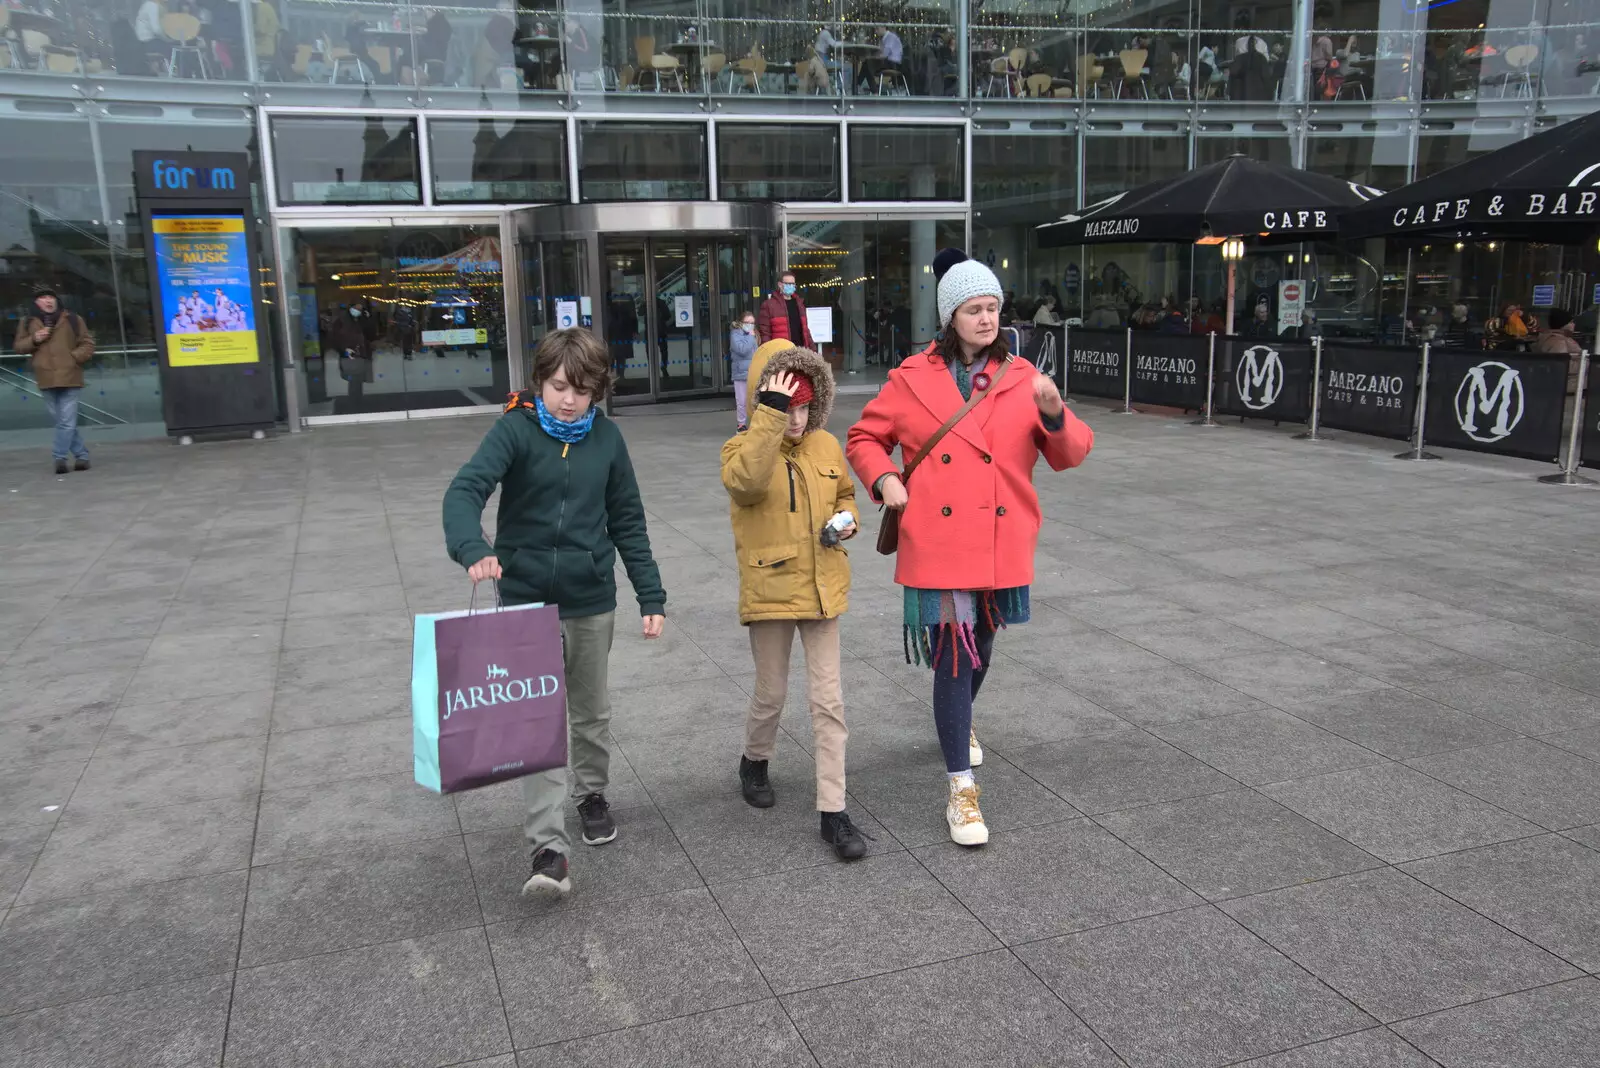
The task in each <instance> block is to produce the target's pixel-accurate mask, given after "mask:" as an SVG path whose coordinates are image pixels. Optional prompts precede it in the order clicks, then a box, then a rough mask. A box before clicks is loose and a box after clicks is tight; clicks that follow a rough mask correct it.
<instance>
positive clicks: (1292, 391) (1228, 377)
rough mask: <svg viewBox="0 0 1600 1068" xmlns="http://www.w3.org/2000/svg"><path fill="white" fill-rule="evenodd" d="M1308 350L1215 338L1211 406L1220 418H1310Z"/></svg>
mask: <svg viewBox="0 0 1600 1068" xmlns="http://www.w3.org/2000/svg"><path fill="white" fill-rule="evenodd" d="M1311 363H1312V358H1311V346H1310V345H1307V344H1306V343H1305V342H1303V341H1277V340H1270V339H1269V340H1256V339H1252V338H1241V337H1219V338H1217V379H1216V399H1215V401H1214V408H1215V410H1216V411H1218V412H1220V413H1222V414H1224V415H1243V416H1249V417H1251V418H1255V419H1271V420H1273V421H1274V422H1280V423H1303V422H1305V421H1306V420H1307V419H1309V418H1311V385H1312V383H1311Z"/></svg>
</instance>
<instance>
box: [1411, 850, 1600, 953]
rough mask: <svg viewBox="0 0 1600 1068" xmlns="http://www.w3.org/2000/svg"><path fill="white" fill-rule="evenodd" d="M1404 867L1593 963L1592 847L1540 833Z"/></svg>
mask: <svg viewBox="0 0 1600 1068" xmlns="http://www.w3.org/2000/svg"><path fill="white" fill-rule="evenodd" d="M1404 870H1405V871H1406V872H1408V873H1409V874H1411V875H1413V876H1415V877H1416V878H1418V879H1420V880H1422V881H1423V882H1425V883H1427V884H1428V885H1429V886H1432V887H1433V888H1434V889H1436V890H1438V891H1440V892H1441V893H1443V894H1446V895H1448V896H1449V897H1451V898H1453V899H1455V900H1456V901H1459V902H1461V903H1462V904H1463V905H1466V906H1467V907H1468V908H1471V909H1473V910H1474V911H1476V912H1479V913H1482V914H1483V915H1485V916H1487V917H1489V918H1490V919H1492V920H1494V921H1495V922H1496V923H1499V924H1501V925H1502V926H1505V927H1508V928H1510V929H1511V930H1513V931H1515V932H1517V933H1518V934H1520V935H1522V936H1523V937H1524V938H1526V939H1528V941H1530V942H1533V943H1534V944H1535V945H1538V946H1542V947H1544V948H1545V949H1547V950H1549V951H1550V952H1552V953H1554V954H1556V955H1557V956H1559V957H1561V958H1562V959H1564V960H1567V961H1570V962H1572V963H1573V964H1575V965H1577V966H1578V967H1580V968H1582V969H1583V970H1584V971H1587V972H1596V971H1600V915H1597V913H1596V910H1595V908H1594V903H1595V901H1597V900H1600V852H1596V851H1595V850H1593V849H1590V848H1587V847H1586V846H1583V845H1579V844H1577V843H1575V842H1571V841H1568V840H1567V839H1565V838H1562V837H1561V836H1559V835H1546V836H1544V837H1540V838H1530V839H1526V840H1524V841H1519V842H1505V843H1503V844H1500V845H1491V846H1485V847H1483V848H1481V849H1469V850H1464V851H1462V852H1459V853H1452V854H1450V855H1449V856H1443V857H1434V858H1432V859H1429V860H1421V861H1418V862H1416V863H1415V864H1407V865H1406V866H1405V868H1404Z"/></svg>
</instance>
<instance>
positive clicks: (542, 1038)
mask: <svg viewBox="0 0 1600 1068" xmlns="http://www.w3.org/2000/svg"><path fill="white" fill-rule="evenodd" d="M863 400H864V398H862V397H859V396H854V397H844V398H842V404H841V410H840V411H838V412H837V413H836V414H835V416H834V429H835V430H836V432H838V433H839V434H840V435H841V436H842V435H843V432H844V429H845V428H846V427H847V426H848V425H849V422H850V420H851V419H852V418H853V417H854V414H855V413H856V412H857V411H859V409H860V406H861V403H862V401H863ZM1074 409H1075V410H1076V411H1077V412H1079V413H1080V414H1082V415H1083V416H1084V417H1085V418H1087V419H1088V420H1089V422H1090V423H1091V424H1092V425H1093V427H1094V429H1095V432H1096V434H1097V442H1096V447H1095V451H1094V453H1093V454H1092V455H1091V456H1090V457H1089V460H1088V462H1087V463H1086V464H1085V466H1084V467H1082V468H1080V469H1079V470H1077V471H1073V472H1068V473H1065V474H1061V475H1054V474H1051V473H1050V472H1048V471H1046V470H1044V469H1043V468H1041V470H1040V472H1039V474H1038V475H1037V481H1038V483H1039V485H1040V488H1041V493H1042V496H1043V499H1044V508H1045V514H1046V522H1045V528H1044V532H1043V534H1042V537H1041V541H1040V551H1039V557H1038V572H1037V577H1036V580H1035V583H1034V586H1033V605H1034V619H1033V622H1032V623H1030V624H1028V625H1026V626H1023V627H1017V628H1013V629H1011V630H1009V631H1007V632H1005V633H1003V634H1001V636H1000V638H999V641H998V643H997V654H998V655H997V657H996V666H995V669H994V672H993V674H992V675H991V676H990V679H989V683H988V685H987V686H986V687H985V689H984V691H983V694H982V696H981V697H980V699H979V702H978V709H977V715H976V727H977V732H978V735H979V737H980V738H981V739H982V740H983V741H984V743H985V744H986V746H987V749H988V759H987V761H986V762H985V764H984V766H983V767H982V768H981V769H980V770H979V772H978V781H979V783H980V785H981V786H982V787H983V790H984V795H983V809H984V813H985V815H986V816H987V817H988V820H989V825H990V827H991V829H992V831H993V832H994V833H993V836H992V838H991V841H990V843H989V845H988V846H987V847H986V848H983V849H981V850H976V851H966V850H963V849H961V848H960V847H957V846H955V845H952V844H951V843H950V842H949V840H948V837H947V834H946V831H945V826H944V822H943V799H944V794H945V782H944V772H943V764H942V761H941V760H940V758H939V750H938V745H937V742H936V739H935V736H934V730H933V719H932V712H931V708H930V705H929V701H930V693H931V683H930V679H929V677H928V674H927V672H926V671H924V670H919V669H913V668H911V667H908V666H906V665H905V664H904V663H903V657H902V652H901V649H902V646H901V636H900V603H901V602H900V594H899V590H898V588H897V587H895V586H894V585H893V584H892V582H891V561H889V560H887V559H885V558H881V557H879V556H877V555H876V554H875V553H874V552H873V551H872V549H871V542H872V537H871V536H872V533H873V530H874V529H875V527H876V517H875V516H874V517H872V518H871V519H869V523H868V529H867V530H866V531H865V536H864V537H863V538H861V539H858V540H857V541H856V543H855V548H854V552H853V555H852V562H853V564H854V567H855V588H854V591H853V596H852V609H851V612H850V613H849V615H848V616H846V617H845V623H844V645H845V653H846V657H847V659H846V662H845V669H844V685H845V703H846V708H847V710H848V717H849V721H850V726H851V738H850V744H849V789H850V795H851V800H850V806H849V807H850V811H851V812H852V814H853V815H854V816H855V817H856V820H857V822H858V823H859V824H860V825H861V826H862V827H863V828H864V829H865V830H866V831H868V832H869V833H870V834H872V835H873V836H874V840H873V841H872V842H871V843H869V844H870V847H871V853H870V855H869V857H868V858H867V859H866V860H864V861H861V862H859V863H856V864H853V865H844V864H841V863H839V862H838V861H836V860H834V859H833V857H832V854H831V851H830V850H829V848H828V847H827V846H826V845H824V844H823V842H822V841H821V840H820V839H819V838H818V835H817V821H816V815H815V813H814V812H813V811H812V796H811V793H812V791H811V763H810V759H809V755H808V752H809V746H810V744H811V736H810V729H809V725H808V720H807V717H806V715H805V714H804V708H803V703H802V702H801V701H799V700H797V697H798V695H800V694H801V693H803V682H802V680H803V673H802V671H801V669H800V667H799V657H798V655H797V657H796V661H797V663H796V670H795V673H794V677H793V679H792V680H791V691H790V693H791V699H790V708H789V712H788V714H787V715H786V717H785V720H784V725H785V726H784V732H783V733H782V734H780V737H779V742H778V753H777V756H776V758H775V759H774V761H773V779H774V785H775V787H776V789H777V791H778V796H779V800H778V806H777V807H776V808H774V809H770V810H764V811H763V810H755V809H751V808H749V807H747V806H746V805H745V804H744V802H743V801H742V800H741V798H740V796H739V788H738V780H737V774H736V771H737V764H738V758H739V752H740V739H741V736H742V727H741V724H742V721H743V715H744V708H745V703H746V701H747V699H748V693H749V689H750V686H751V683H752V680H753V677H754V676H753V673H752V665H751V660H750V653H749V647H748V644H747V641H746V638H745V634H744V632H743V631H742V630H741V629H740V628H739V626H738V624H737V621H736V615H735V610H734V605H735V602H736V596H737V580H736V576H735V570H734V565H733V560H732V553H731V536H730V532H729V527H728V516H727V502H726V497H725V495H724V493H723V492H722V489H721V486H720V484H719V481H718V477H717V456H718V448H719V446H720V444H721V442H722V440H723V438H724V437H725V435H726V432H727V430H728V428H729V427H730V425H731V423H732V416H731V413H728V412H719V413H707V412H704V411H692V410H674V409H671V408H668V409H653V410H651V411H648V412H643V413H638V414H631V415H624V416H622V417H621V418H620V422H621V423H622V425H623V428H624V431H625V433H626V434H627V436H628V440H629V442H630V445H631V448H632V450H633V455H634V459H635V463H636V465H637V467H638V469H639V474H640V481H641V483H642V485H643V488H644V494H645V503H646V505H647V507H648V509H649V511H650V516H651V519H650V523H651V534H652V541H653V543H654V546H655V550H656V554H657V556H658V558H659V559H660V562H661V569H662V574H663V578H664V580H665V582H666V585H667V590H668V595H669V604H668V613H669V618H668V623H667V632H666V636H665V637H664V638H663V639H662V640H661V641H658V642H653V643H646V642H645V641H643V640H642V638H641V637H640V636H639V634H638V631H637V629H636V626H637V625H636V624H635V623H633V622H632V617H633V612H634V609H633V602H632V598H631V593H630V592H628V591H627V588H626V585H625V584H624V602H623V609H622V613H621V617H620V618H621V619H623V620H624V621H625V622H626V625H624V626H619V628H618V640H617V645H616V650H615V653H614V656H613V659H612V687H613V695H612V696H613V701H614V705H615V719H614V722H613V735H614V740H615V749H616V758H615V761H614V763H613V777H614V782H613V787H612V789H611V791H610V797H611V800H612V803H613V806H614V811H615V813H616V816H617V820H618V823H619V825H620V830H621V833H620V836H619V838H618V840H617V841H616V842H614V843H612V844H610V845H607V846H604V847H602V848H598V849H590V848H585V847H583V846H582V845H578V846H577V847H576V848H577V853H576V855H575V857H574V861H573V881H574V892H573V893H572V895H571V896H570V897H569V898H567V899H566V900H564V901H562V902H560V903H558V904H550V903H538V902H529V901H524V900H522V899H520V898H519V896H518V889H519V887H520V884H521V881H522V879H523V877H524V876H525V874H526V868H525V859H524V856H523V852H522V845H521V842H522V838H521V831H520V826H519V824H520V818H521V813H520V794H519V791H518V789H517V787H516V785H515V784H507V785H504V786H500V787H493V788H489V789H485V790H480V791H477V792H473V793H468V794H463V795H459V796H457V797H454V798H448V797H447V798H440V797H437V796H434V795H431V794H429V793H428V792H426V791H424V790H423V789H421V788H420V787H418V786H416V785H415V784H414V783H413V781H412V775H411V731H410V709H409V675H410V662H411V654H410V638H411V614H412V613H414V612H423V611H439V610H446V609H451V608H459V607H465V605H466V599H467V583H466V581H465V578H464V576H463V575H462V573H461V571H460V569H459V568H457V567H456V566H455V565H453V564H451V563H450V562H449V560H447V559H446V557H445V555H444V550H443V544H442V535H441V532H440V526H439V505H440V497H441V494H442V492H443V490H444V487H445V484H446V482H447V481H448V479H449V477H450V475H451V474H452V473H453V472H454V471H455V469H456V467H457V466H458V465H459V464H460V463H461V462H462V461H463V460H464V459H465V458H466V457H467V456H468V454H469V453H470V451H471V449H472V448H473V446H474V445H475V443H476V442H477V440H478V438H479V437H480V436H481V435H482V434H483V432H484V431H485V429H486V428H487V426H488V422H487V421H486V420H485V419H482V418H459V419H444V420H434V421H426V422H411V423H406V424H386V425H370V426H357V427H338V428H324V429H318V430H316V431H314V432H312V433H308V434H301V435H293V436H290V435H282V436H279V437H277V438H275V439H272V440H269V441H265V442H229V443H223V444H213V445H200V446H195V447H193V448H187V449H180V448H178V447H176V446H173V445H171V444H169V443H167V442H165V441H155V442H138V443H129V444H117V445H108V446H105V447H102V448H100V449H99V450H98V451H97V452H96V453H95V468H94V470H93V471H91V472H89V473H87V474H81V475H80V474H74V475H70V476H68V477H66V478H64V479H60V480H58V479H56V478H55V477H53V476H52V475H50V474H49V464H48V455H47V453H46V452H45V451H44V450H41V449H34V450H30V451H26V452H22V451H14V452H4V453H0V544H3V546H4V550H3V553H0V1066H3V1068H24V1066H25V1068H90V1066H94V1068H107V1066H115V1068H154V1066H161V1068H200V1066H217V1065H225V1066H226V1068H299V1066H305V1068H358V1066H390V1065H396V1066H400V1065H403V1066H418V1068H421V1066H443V1065H466V1064H470V1065H474V1066H477V1068H518V1066H520V1068H532V1066H535V1065H537V1066H539V1068H546V1066H556V1065H584V1066H594V1068H623V1066H652V1068H653V1066H660V1065H674V1066H676V1065H684V1066H700V1065H750V1066H762V1068H768V1066H787V1065H812V1064H820V1065H830V1066H832V1065H839V1066H847V1065H848V1066H857V1065H915V1066H919V1068H920V1066H925V1065H945V1064H952V1065H954V1064H960V1065H973V1066H989V1065H1048V1066H1061V1068H1111V1066H1116V1065H1128V1066H1131V1068H1180V1066H1183V1068H1191V1066H1192V1068H1211V1066H1221V1065H1236V1064H1249V1065H1251V1066H1252V1068H1424V1066H1427V1065H1434V1064H1438V1065H1442V1066H1445V1068H1593V1066H1594V1065H1595V1064H1596V1063H1600V981H1597V979H1596V978H1595V973H1596V972H1600V611H1597V609H1600V540H1597V538H1596V530H1597V529H1600V522H1597V519H1600V490H1571V489H1561V488H1556V487H1551V486H1544V485H1540V484H1539V483H1537V482H1536V481H1535V479H1534V476H1535V475H1538V474H1542V473H1546V472H1547V471H1549V470H1551V468H1549V467H1548V466H1545V467H1541V466H1539V465H1536V464H1531V463H1526V462H1508V461H1500V460H1494V459H1489V458H1485V457H1476V456H1470V455H1467V454H1462V453H1447V454H1446V458H1445V459H1444V460H1442V461H1440V462H1437V463H1430V464H1410V463H1405V462H1402V461H1397V460H1394V459H1392V458H1391V456H1392V454H1393V453H1394V451H1395V450H1396V449H1397V448H1398V445H1397V444H1396V443H1392V442H1378V441H1374V440H1371V439H1363V438H1358V437H1353V436H1349V435H1339V437H1338V440H1336V441H1331V442H1326V443H1318V444H1313V443H1306V442H1299V441H1294V440H1292V439H1291V437H1290V428H1276V429H1275V428H1272V427H1270V426H1266V425H1251V426H1246V427H1239V426H1237V425H1232V426H1229V427H1225V428H1223V429H1216V430H1206V429H1201V428H1196V427H1193V426H1190V425H1188V423H1187V422H1186V421H1184V420H1180V419H1178V418H1176V417H1170V418H1169V417H1165V416H1161V415H1142V416H1135V417H1126V416H1118V415H1114V414H1111V413H1109V412H1108V411H1106V410H1105V409H1104V408H1103V407H1100V406H1097V405H1094V404H1092V403H1090V402H1082V401H1080V402H1078V403H1076V404H1075V406H1074ZM913 492H915V491H914V490H913ZM490 519H491V520H492V512H491V513H490Z"/></svg>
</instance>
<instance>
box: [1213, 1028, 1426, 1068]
mask: <svg viewBox="0 0 1600 1068" xmlns="http://www.w3.org/2000/svg"><path fill="white" fill-rule="evenodd" d="M1354 1065H1360V1066H1361V1068H1437V1062H1436V1061H1434V1060H1433V1059H1432V1058H1430V1057H1426V1056H1424V1055H1423V1054H1422V1053H1419V1052H1418V1051H1417V1048H1416V1047H1415V1046H1413V1045H1411V1044H1410V1043H1409V1042H1407V1041H1405V1040H1404V1039H1403V1038H1401V1037H1400V1036H1398V1035H1396V1034H1395V1033H1394V1032H1393V1031H1391V1030H1389V1029H1388V1028H1387V1027H1374V1028H1372V1029H1371V1030H1368V1031H1358V1032H1356V1033H1355V1034H1353V1035H1341V1036H1340V1037H1338V1038H1330V1039H1328V1040H1327V1041H1325V1042H1313V1043H1311V1044H1310V1045H1309V1046H1301V1047H1300V1048H1299V1049H1293V1050H1289V1051H1288V1052H1286V1053H1274V1054H1273V1055H1272V1056H1270V1057H1261V1058H1259V1059H1256V1060H1249V1061H1244V1062H1242V1063H1241V1064H1240V1065H1239V1068H1348V1066H1354Z"/></svg>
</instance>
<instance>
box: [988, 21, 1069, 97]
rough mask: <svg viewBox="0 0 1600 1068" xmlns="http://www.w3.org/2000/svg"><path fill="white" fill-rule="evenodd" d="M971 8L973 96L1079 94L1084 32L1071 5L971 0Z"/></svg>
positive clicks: (1056, 95) (1057, 95)
mask: <svg viewBox="0 0 1600 1068" xmlns="http://www.w3.org/2000/svg"><path fill="white" fill-rule="evenodd" d="M969 8H970V10H969V12H968V15H967V18H968V20H969V26H970V30H969V32H970V34H971V44H970V48H969V50H968V55H969V61H970V63H971V69H970V70H969V72H968V84H969V85H970V86H971V92H972V95H973V96H993V97H1016V96H1026V97H1031V98H1038V99H1056V98H1067V97H1073V96H1077V95H1078V70H1079V58H1080V53H1081V52H1082V49H1083V37H1082V34H1081V33H1079V32H1078V25H1079V21H1078V16H1077V15H1076V14H1075V13H1074V12H1073V11H1072V10H1071V9H1070V7H1069V5H1065V4H1044V3H1032V4H1030V3H1021V4H983V3H981V2H972V3H969ZM1092 66H1093V65H1092V64H1090V65H1088V66H1086V67H1084V69H1085V70H1087V69H1089V68H1090V67H1092ZM1041 76H1042V78H1043V80H1038V79H1040V78H1041Z"/></svg>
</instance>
